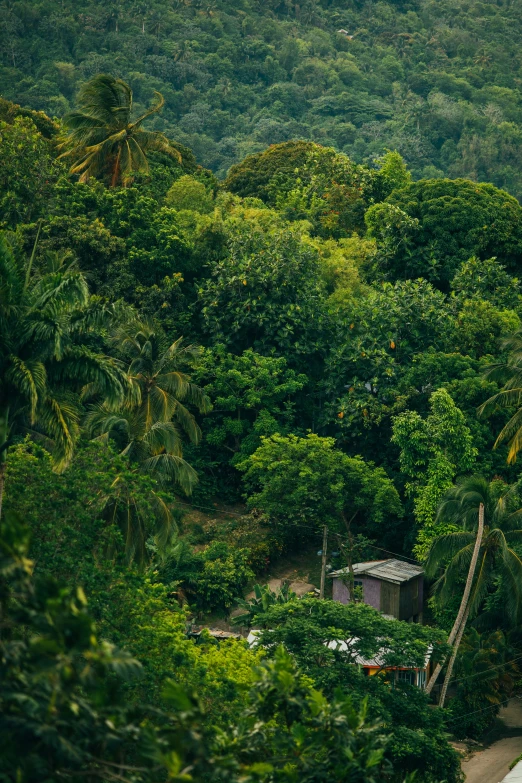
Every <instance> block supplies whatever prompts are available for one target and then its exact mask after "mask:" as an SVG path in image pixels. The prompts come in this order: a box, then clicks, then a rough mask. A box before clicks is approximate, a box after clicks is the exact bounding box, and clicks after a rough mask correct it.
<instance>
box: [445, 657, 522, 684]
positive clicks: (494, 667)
mask: <svg viewBox="0 0 522 783" xmlns="http://www.w3.org/2000/svg"><path fill="white" fill-rule="evenodd" d="M520 658H522V655H517V656H516V657H515V658H512V659H511V660H510V661H504V663H497V664H496V665H495V666H488V668H487V669H484V670H483V671H481V672H475V674H469V675H468V676H467V677H458V678H455V679H451V680H450V682H465V681H466V680H471V679H473V678H474V677H480V676H481V675H482V674H485V673H486V672H489V671H493V670H494V669H501V668H502V667H503V666H509V664H510V663H514V662H515V661H518V660H520Z"/></svg>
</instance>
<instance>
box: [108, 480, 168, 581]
mask: <svg viewBox="0 0 522 783" xmlns="http://www.w3.org/2000/svg"><path fill="white" fill-rule="evenodd" d="M134 472H135V471H133V470H130V471H125V470H122V471H121V472H120V473H119V474H118V475H117V476H116V478H115V479H114V481H113V482H112V485H111V487H110V489H109V491H108V492H107V493H106V494H100V496H99V497H98V499H97V503H96V506H97V507H98V510H99V511H100V513H101V516H102V517H103V518H104V519H105V520H106V521H107V522H109V523H110V524H112V525H114V527H116V528H118V529H119V530H120V531H121V534H122V536H123V542H124V547H125V557H126V559H127V562H128V563H131V562H135V563H136V564H137V565H138V566H143V565H144V564H145V563H146V562H147V561H148V560H149V552H148V550H147V543H148V542H149V539H152V542H153V543H154V544H155V546H156V548H157V549H158V551H159V552H163V551H165V548H166V546H167V544H169V543H171V540H172V536H173V534H174V533H175V532H176V530H177V527H176V525H175V522H174V519H173V516H172V514H171V512H170V509H169V507H168V505H167V504H166V503H165V501H164V500H163V498H162V497H161V495H160V494H158V492H156V490H155V488H153V487H151V488H150V491H149V492H145V493H144V492H143V491H140V492H136V491H135V489H134V483H133V481H132V478H133V473H134ZM114 548H115V547H114V546H113V544H112V543H110V544H109V546H108V547H107V554H108V555H109V556H111V555H112V554H113V552H114Z"/></svg>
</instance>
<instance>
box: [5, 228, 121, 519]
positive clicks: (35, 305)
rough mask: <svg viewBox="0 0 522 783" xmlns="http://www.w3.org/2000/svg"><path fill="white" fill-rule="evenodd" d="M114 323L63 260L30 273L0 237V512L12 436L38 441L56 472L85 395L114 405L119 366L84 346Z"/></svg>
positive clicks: (69, 450)
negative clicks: (25, 434) (49, 454)
mask: <svg viewBox="0 0 522 783" xmlns="http://www.w3.org/2000/svg"><path fill="white" fill-rule="evenodd" d="M113 317H114V309H113V308H103V307H101V306H99V305H98V304H97V302H96V301H92V300H90V297H89V291H88V288H87V283H86V281H85V278H84V277H83V275H82V274H81V273H80V272H79V271H78V269H76V268H75V266H74V265H70V264H69V265H68V264H67V262H66V260H64V259H63V258H62V259H60V258H57V257H56V256H53V257H52V258H50V259H49V258H48V259H46V260H45V261H44V262H43V263H42V265H41V266H40V268H39V269H38V270H35V268H34V251H33V255H32V256H31V259H30V260H29V261H27V260H26V259H21V258H18V257H17V256H16V255H15V254H14V253H13V251H12V249H11V248H10V246H9V245H8V243H7V241H6V239H5V237H3V236H0V513H1V506H2V496H3V490H4V480H5V470H6V457H7V450H8V448H9V445H10V444H11V443H12V442H13V439H14V438H15V437H17V436H18V435H19V434H20V433H23V432H30V433H32V434H33V435H35V436H37V437H40V438H43V439H44V440H45V442H46V443H47V444H48V445H49V448H50V450H51V452H52V454H53V456H54V460H55V467H56V469H57V470H63V469H64V468H65V467H66V466H67V465H68V464H69V462H70V461H71V458H72V455H73V450H74V443H75V440H76V438H77V436H78V431H79V426H78V423H79V417H80V408H81V406H80V395H81V394H82V392H84V391H85V390H86V389H87V388H88V389H89V391H90V393H91V394H93V395H96V396H98V397H99V398H101V399H102V400H104V402H105V403H106V405H108V406H109V405H114V404H117V403H119V402H121V401H122V400H123V399H124V398H125V396H126V395H127V394H128V393H129V388H130V386H129V383H128V380H127V377H126V375H125V373H124V371H123V368H122V366H121V365H120V363H119V362H118V361H117V360H115V359H112V358H110V357H108V356H105V355H104V354H101V353H98V352H96V351H94V350H93V349H92V348H90V347H88V345H87V344H86V339H87V338H88V337H89V336H92V335H93V334H96V333H97V332H98V330H99V328H100V326H101V325H103V324H105V325H106V324H107V323H108V322H109V321H110V320H111V318H113Z"/></svg>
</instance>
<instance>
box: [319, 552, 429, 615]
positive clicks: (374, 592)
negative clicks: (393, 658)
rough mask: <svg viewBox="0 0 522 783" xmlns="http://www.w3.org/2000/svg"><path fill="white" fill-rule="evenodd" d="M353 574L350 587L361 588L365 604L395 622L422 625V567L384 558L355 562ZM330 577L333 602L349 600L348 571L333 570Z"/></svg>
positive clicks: (344, 569)
mask: <svg viewBox="0 0 522 783" xmlns="http://www.w3.org/2000/svg"><path fill="white" fill-rule="evenodd" d="M353 572H354V577H355V579H354V585H355V587H361V588H362V591H363V601H364V603H365V604H369V605H370V606H373V607H375V609H378V610H379V611H380V612H382V613H383V614H386V615H389V616H390V617H395V618H396V619H397V620H406V621H407V622H410V623H421V622H422V605H423V599H424V595H423V589H424V572H423V570H422V568H420V567H419V566H417V565H413V564H412V563H404V562H403V561H402V560H395V559H388V560H371V561H370V562H368V563H355V564H354V566H353ZM330 577H331V578H332V579H333V596H332V597H333V599H334V601H340V602H341V603H342V604H347V603H348V601H349V599H350V587H349V571H348V568H342V569H341V570H339V571H333V572H332V573H331V574H330Z"/></svg>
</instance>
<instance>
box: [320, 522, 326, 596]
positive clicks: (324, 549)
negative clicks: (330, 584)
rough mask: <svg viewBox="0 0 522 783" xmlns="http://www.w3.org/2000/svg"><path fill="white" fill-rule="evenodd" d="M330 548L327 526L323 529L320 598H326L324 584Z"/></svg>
mask: <svg viewBox="0 0 522 783" xmlns="http://www.w3.org/2000/svg"><path fill="white" fill-rule="evenodd" d="M327 546H328V528H327V527H326V525H325V526H324V527H323V551H322V555H323V556H322V558H321V588H320V590H319V598H324V583H325V579H326V547H327Z"/></svg>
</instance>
